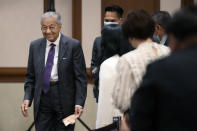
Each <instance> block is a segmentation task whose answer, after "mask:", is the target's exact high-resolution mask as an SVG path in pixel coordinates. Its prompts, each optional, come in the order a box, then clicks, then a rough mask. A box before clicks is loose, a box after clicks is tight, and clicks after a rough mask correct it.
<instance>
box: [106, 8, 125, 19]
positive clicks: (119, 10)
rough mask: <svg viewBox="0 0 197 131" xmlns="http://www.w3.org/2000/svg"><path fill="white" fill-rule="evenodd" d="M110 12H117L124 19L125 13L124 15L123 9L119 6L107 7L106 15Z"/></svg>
mask: <svg viewBox="0 0 197 131" xmlns="http://www.w3.org/2000/svg"><path fill="white" fill-rule="evenodd" d="M108 11H109V12H116V13H117V15H118V17H119V18H122V16H123V13H124V11H123V9H122V8H121V7H120V6H118V5H110V6H107V7H106V8H105V13H106V12H108Z"/></svg>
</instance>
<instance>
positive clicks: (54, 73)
mask: <svg viewBox="0 0 197 131" xmlns="http://www.w3.org/2000/svg"><path fill="white" fill-rule="evenodd" d="M60 37H61V33H59V36H58V38H57V40H56V41H55V42H50V41H48V40H47V44H46V52H45V65H46V62H47V57H48V53H49V50H50V48H51V46H50V44H51V43H53V44H55V55H54V59H53V67H52V71H51V80H52V81H58V71H57V63H58V53H59V42H60Z"/></svg>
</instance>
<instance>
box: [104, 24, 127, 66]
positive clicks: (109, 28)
mask: <svg viewBox="0 0 197 131" xmlns="http://www.w3.org/2000/svg"><path fill="white" fill-rule="evenodd" d="M122 38H123V36H122V32H121V26H120V25H118V24H110V25H106V26H104V27H103V29H102V31H101V54H102V60H101V63H102V62H103V61H104V60H106V59H107V58H109V57H111V56H113V55H115V54H118V55H121V54H120V46H121V40H122Z"/></svg>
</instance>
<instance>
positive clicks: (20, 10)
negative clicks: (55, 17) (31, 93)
mask: <svg viewBox="0 0 197 131" xmlns="http://www.w3.org/2000/svg"><path fill="white" fill-rule="evenodd" d="M55 6H56V9H57V12H59V13H60V14H61V15H62V23H63V26H62V32H63V33H64V34H65V35H68V36H72V0H56V5H55ZM0 9H1V11H0V20H1V21H0V25H1V30H0V36H1V48H0V61H1V63H0V67H25V66H26V65H27V59H28V50H29V44H30V42H31V41H32V40H35V39H37V38H40V37H42V33H41V30H40V17H41V15H42V13H43V0H1V2H0Z"/></svg>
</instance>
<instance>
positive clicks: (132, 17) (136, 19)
mask: <svg viewBox="0 0 197 131" xmlns="http://www.w3.org/2000/svg"><path fill="white" fill-rule="evenodd" d="M122 31H123V35H124V36H125V37H126V38H127V39H128V38H137V39H143V40H145V39H147V38H149V37H150V38H152V36H153V33H154V31H155V22H154V20H153V19H152V18H151V16H150V14H149V13H148V12H146V11H145V10H143V9H140V10H135V11H131V12H130V13H129V14H128V16H127V18H126V20H125V21H124V23H123V24H122Z"/></svg>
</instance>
